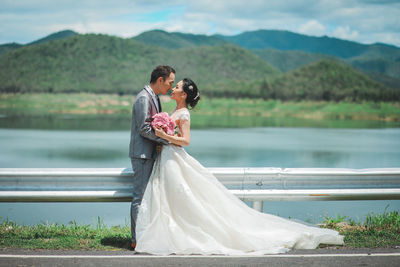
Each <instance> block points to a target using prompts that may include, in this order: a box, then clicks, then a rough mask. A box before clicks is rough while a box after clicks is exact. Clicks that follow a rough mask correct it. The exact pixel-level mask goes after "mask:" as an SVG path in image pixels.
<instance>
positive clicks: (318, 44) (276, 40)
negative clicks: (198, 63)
mask: <svg viewBox="0 0 400 267" xmlns="http://www.w3.org/2000/svg"><path fill="white" fill-rule="evenodd" d="M135 39H136V40H138V41H141V42H143V43H146V44H151V45H158V46H162V47H165V48H179V47H188V46H197V45H215V44H218V43H219V42H218V41H217V40H218V39H220V40H224V41H226V42H230V43H234V44H236V45H239V46H241V47H243V48H246V49H250V50H251V51H252V52H253V53H254V54H256V55H258V56H260V57H261V58H263V59H265V60H266V61H267V62H268V63H270V64H272V65H273V66H274V67H276V68H278V69H280V70H281V71H291V70H294V69H296V68H299V67H302V66H305V65H307V64H310V63H313V62H316V61H318V60H322V59H333V58H336V59H340V60H344V61H345V62H347V63H348V64H349V65H352V66H354V67H356V68H357V69H359V70H362V71H363V72H364V73H366V74H367V75H368V76H370V77H371V78H373V79H374V80H376V81H378V82H383V83H384V84H385V85H387V86H389V87H392V88H400V48H397V47H395V46H390V45H386V44H373V45H364V44H359V43H356V42H352V41H346V40H341V39H337V38H330V37H326V36H324V37H313V36H307V35H302V34H297V33H292V32H289V31H277V30H259V31H252V32H244V33H241V34H238V35H234V36H224V35H214V36H205V35H193V34H183V33H168V32H165V31H157V30H156V31H151V32H146V33H143V34H141V35H139V36H138V37H135ZM194 40H196V41H194Z"/></svg>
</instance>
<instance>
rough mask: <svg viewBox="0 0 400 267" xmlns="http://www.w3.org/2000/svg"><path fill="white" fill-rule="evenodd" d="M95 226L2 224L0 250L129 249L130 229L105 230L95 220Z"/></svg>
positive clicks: (72, 223) (6, 222) (112, 228)
mask: <svg viewBox="0 0 400 267" xmlns="http://www.w3.org/2000/svg"><path fill="white" fill-rule="evenodd" d="M98 220H99V222H98V223H97V226H96V227H92V226H90V225H78V224H77V223H76V222H71V223H70V224H68V225H63V224H61V225H60V224H38V225H33V226H25V225H19V224H16V223H15V222H11V221H8V220H6V221H3V222H2V224H1V225H0V247H1V248H25V249H64V250H68V249H77V250H123V249H125V250H127V249H129V247H130V234H131V233H130V228H128V227H121V226H113V227H105V226H104V225H103V224H102V223H101V222H100V221H101V220H100V219H98Z"/></svg>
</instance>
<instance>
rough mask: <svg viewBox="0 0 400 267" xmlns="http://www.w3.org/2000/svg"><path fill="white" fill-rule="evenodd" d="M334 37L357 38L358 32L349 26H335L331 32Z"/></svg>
mask: <svg viewBox="0 0 400 267" xmlns="http://www.w3.org/2000/svg"><path fill="white" fill-rule="evenodd" d="M332 35H333V36H334V37H337V38H340V39H345V40H357V39H358V37H359V33H358V32H357V31H355V30H351V29H350V27H349V26H344V27H342V26H340V27H337V28H336V29H335V30H334V31H333V34H332Z"/></svg>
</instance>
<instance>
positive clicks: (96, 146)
mask: <svg viewBox="0 0 400 267" xmlns="http://www.w3.org/2000/svg"><path fill="white" fill-rule="evenodd" d="M99 123H101V122H99ZM3 126H4V125H3ZM128 127H129V126H128ZM33 128H34V127H33ZM191 139H192V143H191V145H190V146H189V147H188V148H187V149H186V150H187V152H188V153H190V154H191V155H192V156H194V157H195V158H196V159H197V160H199V161H200V162H201V163H202V164H203V165H204V166H206V167H281V168H317V167H322V168H325V167H326V168H384V167H400V129H399V128H383V129H324V128H279V127H276V128H248V129H207V130H193V131H192V138H191ZM128 145H129V131H107V130H43V129H32V127H31V128H30V129H23V128H21V129H13V128H7V127H3V128H0V168H61V167H62V168H83V167H85V168H96V167H102V168H107V167H110V168H124V167H130V160H129V158H128ZM387 206H388V210H400V201H397V200H396V201H321V202H314V201H313V202H264V212H268V213H271V214H276V215H280V216H282V217H292V218H297V219H300V220H304V221H309V222H313V223H316V222H320V221H322V220H323V217H324V216H331V217H336V215H341V216H348V217H350V218H352V219H354V220H357V221H358V220H363V219H364V216H365V215H366V214H367V213H369V212H374V213H382V212H384V210H385V208H386V207H387ZM0 216H1V218H2V219H7V218H8V219H9V220H13V221H17V222H19V223H23V224H36V223H41V222H43V223H44V222H57V223H63V224H67V223H69V222H70V221H73V220H75V221H76V222H78V223H81V224H94V225H95V224H96V223H97V218H98V216H99V217H100V218H101V220H102V221H103V223H104V224H106V225H128V224H129V203H0Z"/></svg>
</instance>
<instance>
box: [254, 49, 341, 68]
mask: <svg viewBox="0 0 400 267" xmlns="http://www.w3.org/2000/svg"><path fill="white" fill-rule="evenodd" d="M251 51H252V52H253V53H254V54H256V55H258V56H259V57H261V58H262V59H264V60H265V61H267V62H269V63H270V64H271V65H272V66H275V67H277V68H278V69H280V70H281V71H283V72H288V71H291V70H294V69H297V68H300V67H302V66H304V65H308V64H311V63H314V62H316V61H320V60H322V59H334V57H332V56H328V55H324V54H314V53H308V52H303V51H281V50H277V49H274V48H264V49H255V50H251Z"/></svg>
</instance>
